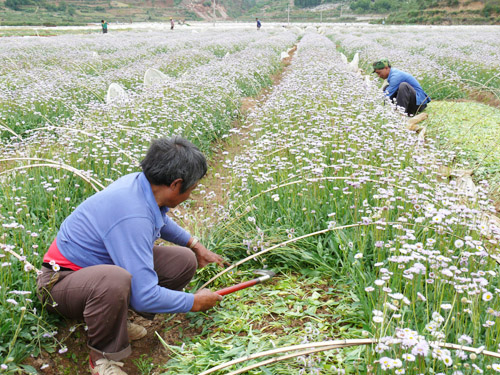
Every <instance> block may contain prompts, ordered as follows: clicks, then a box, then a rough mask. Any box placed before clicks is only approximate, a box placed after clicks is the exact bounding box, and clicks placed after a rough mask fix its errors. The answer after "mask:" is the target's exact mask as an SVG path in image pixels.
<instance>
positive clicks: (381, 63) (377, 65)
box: [373, 59, 389, 73]
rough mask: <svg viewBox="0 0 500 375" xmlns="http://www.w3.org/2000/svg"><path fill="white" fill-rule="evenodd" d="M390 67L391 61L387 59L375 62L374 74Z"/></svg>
mask: <svg viewBox="0 0 500 375" xmlns="http://www.w3.org/2000/svg"><path fill="white" fill-rule="evenodd" d="M388 66H389V60H387V59H380V60H378V61H375V62H374V63H373V72H374V73H375V70H377V69H384V68H387V67H388Z"/></svg>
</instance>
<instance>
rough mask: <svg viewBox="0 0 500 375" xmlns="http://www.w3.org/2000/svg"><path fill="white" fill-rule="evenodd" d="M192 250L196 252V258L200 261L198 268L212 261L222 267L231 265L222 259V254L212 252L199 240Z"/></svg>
mask: <svg viewBox="0 0 500 375" xmlns="http://www.w3.org/2000/svg"><path fill="white" fill-rule="evenodd" d="M192 250H193V251H194V253H195V254H196V260H197V261H198V268H203V267H205V266H206V265H207V264H210V263H217V264H218V265H219V266H221V267H222V268H224V267H225V266H229V263H228V262H227V261H225V260H224V259H222V257H221V256H220V255H218V254H215V253H213V252H211V251H210V250H208V249H207V248H206V247H205V246H203V245H202V244H201V243H199V242H197V243H196V244H195V245H194V246H193V248H192Z"/></svg>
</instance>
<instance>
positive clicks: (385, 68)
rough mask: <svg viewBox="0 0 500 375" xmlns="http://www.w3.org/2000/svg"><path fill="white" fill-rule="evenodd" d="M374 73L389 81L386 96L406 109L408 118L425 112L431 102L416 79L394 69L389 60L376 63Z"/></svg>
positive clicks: (385, 90) (385, 89) (385, 88)
mask: <svg viewBox="0 0 500 375" xmlns="http://www.w3.org/2000/svg"><path fill="white" fill-rule="evenodd" d="M373 72H374V73H376V74H377V75H378V76H379V77H380V78H382V79H386V80H387V83H388V86H386V87H384V92H385V94H386V95H387V97H388V98H389V99H390V100H392V101H395V103H396V105H397V106H398V107H402V108H404V112H405V113H406V114H407V115H408V116H411V115H415V114H416V113H418V112H420V111H423V110H424V109H425V107H426V106H427V103H429V102H430V101H431V99H430V97H429V95H427V94H426V93H425V92H424V90H423V89H422V87H421V86H420V84H419V83H418V81H417V80H416V79H415V77H413V76H412V75H411V74H409V73H406V72H403V71H401V70H399V69H396V68H392V67H391V64H390V63H389V60H387V59H381V60H379V61H376V62H374V63H373Z"/></svg>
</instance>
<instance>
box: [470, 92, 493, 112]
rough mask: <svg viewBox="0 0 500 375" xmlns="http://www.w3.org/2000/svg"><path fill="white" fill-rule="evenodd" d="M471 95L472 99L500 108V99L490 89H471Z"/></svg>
mask: <svg viewBox="0 0 500 375" xmlns="http://www.w3.org/2000/svg"><path fill="white" fill-rule="evenodd" d="M469 96H470V98H471V99H472V100H474V101H476V102H479V103H483V104H488V105H490V106H492V107H497V108H500V99H499V98H498V97H497V96H496V95H495V94H493V93H492V92H489V91H471V92H470V93H469Z"/></svg>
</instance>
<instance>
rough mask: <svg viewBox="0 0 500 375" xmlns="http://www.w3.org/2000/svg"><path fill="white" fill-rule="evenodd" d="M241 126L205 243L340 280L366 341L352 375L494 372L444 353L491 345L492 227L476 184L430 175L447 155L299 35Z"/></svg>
mask: <svg viewBox="0 0 500 375" xmlns="http://www.w3.org/2000/svg"><path fill="white" fill-rule="evenodd" d="M249 121H251V124H252V129H253V130H252V131H251V132H250V133H249V134H248V137H249V139H248V142H247V144H248V146H247V147H246V149H245V150H244V152H243V154H242V155H240V156H237V157H235V158H234V159H233V160H231V161H227V162H226V165H225V168H227V169H230V170H232V172H233V174H234V188H233V189H231V191H230V193H229V194H228V198H227V201H228V212H227V215H226V217H227V219H226V221H225V222H222V223H220V224H219V225H217V226H216V227H217V228H218V230H217V229H216V230H215V232H214V233H213V236H214V238H215V239H213V241H215V242H217V241H219V246H220V247H221V248H226V251H227V252H228V253H229V251H230V249H231V254H234V257H235V259H241V258H244V257H245V256H247V255H249V254H250V255H255V256H257V254H258V253H259V252H261V251H263V252H262V255H260V256H257V260H259V262H263V263H264V264H265V265H266V266H268V267H276V268H279V269H296V270H303V269H309V270H310V269H314V270H315V272H317V273H320V274H321V275H322V276H323V277H324V278H329V279H330V280H331V282H332V285H333V283H334V280H338V279H347V280H349V285H350V286H351V288H352V290H354V291H355V292H356V296H357V298H358V299H359V301H360V304H361V306H360V309H362V311H363V315H364V323H363V325H362V329H363V330H365V336H366V337H368V338H372V339H374V340H375V341H376V343H375V344H373V346H372V347H371V348H370V349H368V350H367V351H366V353H365V354H364V360H362V361H361V362H362V363H358V364H357V365H356V366H357V370H356V371H358V373H367V372H370V373H385V372H386V370H392V371H395V373H405V371H406V373H408V374H419V373H430V372H432V371H433V372H434V373H450V374H451V373H455V374H457V373H470V372H471V371H476V372H482V371H486V370H489V369H491V368H492V366H493V368H494V369H498V368H500V365H499V364H498V362H499V361H498V360H497V361H495V360H492V359H491V358H490V357H488V356H484V355H483V356H477V355H475V354H473V355H469V354H467V353H466V351H465V350H460V349H459V350H450V349H447V348H446V344H456V345H458V346H457V347H460V346H461V345H462V346H469V347H475V348H483V349H484V348H486V350H490V351H493V352H495V351H497V350H498V349H499V348H500V347H499V344H500V328H499V324H500V322H499V319H498V317H499V316H500V284H499V278H498V274H497V272H498V266H497V263H496V261H495V257H494V255H493V257H492V256H490V254H494V253H496V252H497V251H498V241H499V240H500V231H499V228H498V227H496V226H495V225H493V224H491V223H490V222H488V221H487V220H485V217H486V216H485V214H484V212H490V211H493V210H494V209H493V207H492V206H491V202H490V201H489V200H488V198H487V193H486V191H487V182H485V181H483V182H482V183H481V184H480V186H479V187H478V188H477V192H476V194H473V193H472V192H471V191H464V190H461V189H460V188H459V184H457V183H456V182H455V181H452V182H451V183H448V181H442V179H439V178H438V177H439V169H440V166H442V165H448V164H449V163H450V162H451V161H452V160H453V159H454V156H455V154H456V153H455V151H454V150H447V151H440V150H438V149H436V148H435V147H434V146H433V143H432V142H430V141H429V142H428V143H427V144H426V145H425V146H424V145H422V144H421V143H420V141H419V140H418V139H417V137H416V136H415V135H414V134H413V133H411V132H409V131H408V130H406V128H405V126H404V122H402V120H401V119H400V116H399V114H398V113H397V112H395V111H393V110H392V108H391V107H388V106H384V105H383V98H382V96H381V93H380V91H379V90H378V88H376V87H375V86H374V85H366V83H365V82H363V81H362V80H361V79H360V78H357V77H356V76H355V75H354V74H352V73H349V71H348V69H347V66H345V65H344V64H343V63H342V62H341V59H340V55H339V54H338V53H337V52H335V46H334V44H333V43H332V42H331V41H330V40H328V39H327V38H325V37H322V36H319V35H317V34H309V33H308V34H306V35H305V36H304V37H303V39H302V40H301V42H300V44H299V46H298V50H297V55H296V57H295V58H294V62H293V64H292V70H291V72H290V73H289V74H288V75H287V77H286V78H285V79H284V80H283V81H282V83H281V84H280V85H279V87H277V88H276V89H275V90H274V92H273V94H272V95H271V97H270V99H269V101H268V102H266V104H265V105H264V106H263V107H262V108H261V109H260V110H257V111H255V112H254V113H253V115H252V116H250V118H249ZM235 228H237V229H235ZM238 244H239V249H240V250H239V252H235V251H234V248H235V247H236V246H238ZM267 249H269V251H268V250H267ZM448 347H449V346H448ZM333 364H334V365H338V363H333ZM323 365H324V366H327V365H328V366H331V365H332V363H329V364H328V363H324V364H323ZM353 365H354V363H353V362H351V363H350V364H349V363H347V364H344V365H342V367H343V368H344V369H345V370H346V371H347V372H348V373H351V372H354V367H352V366H353ZM359 366H361V367H359ZM324 368H325V369H326V368H330V367H324ZM454 371H458V372H454ZM497 371H498V370H497ZM391 373H392V372H391Z"/></svg>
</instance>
